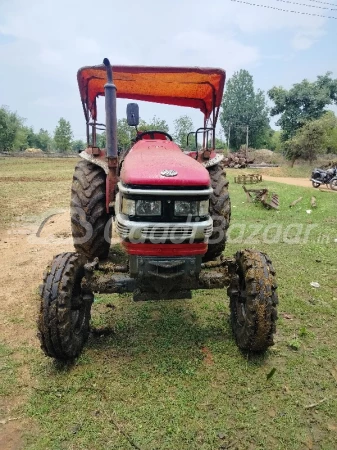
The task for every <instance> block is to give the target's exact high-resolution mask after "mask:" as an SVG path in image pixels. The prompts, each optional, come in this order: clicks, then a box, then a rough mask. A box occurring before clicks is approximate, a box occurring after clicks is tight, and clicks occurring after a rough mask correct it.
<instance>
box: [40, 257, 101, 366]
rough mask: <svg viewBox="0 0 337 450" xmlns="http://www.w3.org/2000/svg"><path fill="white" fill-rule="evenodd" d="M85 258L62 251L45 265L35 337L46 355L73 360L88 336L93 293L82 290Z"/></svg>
mask: <svg viewBox="0 0 337 450" xmlns="http://www.w3.org/2000/svg"><path fill="white" fill-rule="evenodd" d="M84 262H85V261H84V258H83V256H81V255H79V254H77V253H61V254H60V255H57V256H56V257H55V258H54V260H53V261H52V263H51V264H50V265H49V266H48V267H47V270H46V272H45V274H44V279H43V284H42V286H41V290H40V296H41V308H40V315H39V318H38V330H39V332H38V337H39V339H40V342H41V348H42V350H43V351H44V353H45V354H46V355H47V356H51V357H52V358H55V359H59V360H64V361H66V360H72V359H74V358H76V357H77V356H78V355H79V354H80V353H81V351H82V349H83V346H84V344H85V342H86V340H87V338H88V335H89V322H90V310H91V305H92V302H93V300H94V296H93V294H92V292H90V291H89V290H87V289H83V288H82V285H81V282H82V279H83V277H84Z"/></svg>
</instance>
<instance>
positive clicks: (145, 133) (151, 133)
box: [136, 130, 173, 142]
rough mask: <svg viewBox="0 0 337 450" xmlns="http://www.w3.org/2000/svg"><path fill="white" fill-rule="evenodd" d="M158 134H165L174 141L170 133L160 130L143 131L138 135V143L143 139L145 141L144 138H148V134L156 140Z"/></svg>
mask: <svg viewBox="0 0 337 450" xmlns="http://www.w3.org/2000/svg"><path fill="white" fill-rule="evenodd" d="M155 133H156V134H163V135H164V136H165V137H166V138H168V139H169V140H170V141H173V139H172V136H171V135H170V134H168V133H166V131H158V130H151V131H143V132H142V133H139V134H137V136H136V142H137V141H140V140H141V139H143V136H146V135H147V134H149V135H150V138H151V139H154V135H155Z"/></svg>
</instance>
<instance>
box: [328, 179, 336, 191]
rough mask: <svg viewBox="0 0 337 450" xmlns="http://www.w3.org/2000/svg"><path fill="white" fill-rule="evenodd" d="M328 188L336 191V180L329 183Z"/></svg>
mask: <svg viewBox="0 0 337 450" xmlns="http://www.w3.org/2000/svg"><path fill="white" fill-rule="evenodd" d="M330 188H331V189H332V190H333V191H337V178H335V179H333V180H331V181H330Z"/></svg>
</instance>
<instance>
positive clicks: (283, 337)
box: [3, 162, 337, 450]
mask: <svg viewBox="0 0 337 450" xmlns="http://www.w3.org/2000/svg"><path fill="white" fill-rule="evenodd" d="M67 164H68V162H66V163H65V166H66V167H67ZM230 178H231V181H232V178H233V175H232V174H231V175H230ZM67 183H68V181H67ZM53 186H54V184H53V183H51V184H50V185H48V184H46V185H45V187H44V189H45V193H46V195H49V194H48V192H49V190H50V189H52V188H53ZM261 186H268V187H269V188H270V189H272V190H275V191H276V192H278V194H279V196H280V211H279V212H276V211H272V210H270V211H268V210H265V209H264V208H263V207H262V206H261V205H255V204H247V203H246V196H245V193H244V192H243V190H242V187H241V186H238V185H235V184H234V183H231V197H232V205H233V210H232V212H233V214H232V229H233V231H232V232H231V233H230V242H229V244H228V247H227V250H226V254H227V255H232V254H234V253H235V252H236V251H237V250H239V249H240V248H248V247H249V248H256V249H259V250H262V251H265V252H267V253H268V254H269V255H270V256H271V258H272V260H273V263H274V266H275V268H276V271H277V275H278V284H279V299H280V305H279V316H280V318H279V321H278V333H277V336H276V345H275V346H274V347H272V348H271V349H270V350H269V351H268V352H267V353H266V354H265V355H263V356H255V357H253V356H250V357H249V356H248V355H246V354H243V353H241V352H240V351H239V350H238V349H237V347H236V344H235V342H234V340H233V337H232V333H231V329H230V325H229V322H228V314H229V309H228V299H227V295H226V291H225V290H214V291H198V292H194V293H193V298H192V300H186V301H172V302H149V303H133V301H132V299H131V296H130V295H123V296H117V295H110V296H109V295H98V296H96V301H95V303H94V306H93V324H94V325H95V326H96V327H98V328H99V327H107V328H109V329H111V330H112V332H111V334H110V335H108V336H106V335H105V336H99V335H98V336H92V337H91V338H90V339H89V342H88V344H87V346H86V347H85V350H84V352H83V354H82V355H81V357H80V358H79V359H78V360H77V361H76V363H75V364H74V365H60V364H57V363H55V362H53V361H52V360H50V359H48V358H45V357H44V356H43V355H42V353H41V352H40V351H38V350H36V349H35V348H31V350H30V352H29V358H28V357H27V358H26V361H27V363H26V364H27V365H28V366H29V370H30V371H31V375H32V376H31V378H32V380H34V381H33V382H34V389H33V390H32V394H31V396H30V398H29V399H28V401H27V403H26V404H25V405H24V406H23V408H22V410H23V412H22V413H23V414H24V415H27V416H28V417H30V418H31V419H32V420H33V421H34V423H35V424H36V427H35V428H34V434H33V433H30V431H29V430H27V433H26V439H27V441H26V446H25V449H27V450H42V449H47V448H48V449H51V450H53V449H55V450H56V449H57V450H59V449H76V450H77V449H95V450H100V449H102V450H103V449H121V450H124V449H134V448H136V449H137V448H138V449H142V450H144V449H146V450H152V449H153V450H154V449H160V450H162V449H163V450H164V449H179V450H184V449H189V450H190V449H203V450H211V449H220V448H231V449H235V448H237V449H240V450H241V449H254V450H255V449H261V450H262V449H266V450H267V449H271V448H273V449H280V450H284V449H305V448H318V449H324V450H334V449H335V448H336V439H337V431H336V430H337V419H336V417H337V400H336V384H337V380H336V377H337V375H336V374H337V367H336V366H337V363H336V361H337V337H336V330H337V319H336V306H337V282H336V280H337V277H336V275H337V252H336V249H337V243H335V242H334V239H337V215H336V212H335V211H336V209H335V208H336V207H335V205H336V200H337V194H335V193H329V192H317V191H315V192H314V195H315V196H316V198H317V209H316V210H314V211H313V212H312V213H311V214H310V215H309V214H307V213H306V210H307V209H311V207H310V198H311V196H312V194H313V190H311V189H305V188H298V187H294V186H287V185H283V184H278V183H268V184H267V183H262V185H261ZM65 188H66V182H65V183H64V189H65ZM29 189H31V190H32V191H31V192H34V189H35V190H36V189H37V188H36V187H34V186H33V184H32V185H31V186H30V187H29ZM62 189H63V188H62ZM300 196H302V197H303V200H302V202H301V203H299V204H298V205H296V206H295V207H294V208H289V205H290V203H291V202H292V201H293V200H295V199H296V198H298V197H300ZM12 201H14V198H13V200H12ZM54 201H55V202H57V201H59V200H57V199H54ZM50 202H51V206H56V203H55V204H53V201H52V199H51V200H50ZM33 203H34V202H33ZM234 206H235V207H234ZM274 224H275V227H276V228H277V227H280V229H281V233H280V240H279V242H278V243H273V242H271V241H272V234H271V230H272V228H271V227H272V226H274ZM291 224H295V225H298V226H300V225H303V231H302V233H301V235H300V237H302V239H301V240H300V243H297V244H296V243H289V242H288V243H287V241H289V239H290V238H291V237H293V238H294V237H295V238H296V236H294V235H292V234H291V230H290V229H288V233H289V234H288V235H287V234H285V233H286V230H287V227H289V226H290V225H291ZM309 225H317V227H316V228H313V229H312V231H311V233H310V235H309V237H308V239H307V242H305V243H303V233H304V232H305V230H306V227H307V226H309ZM257 226H259V227H260V228H259V229H258V230H257V228H256V227H257ZM268 226H269V227H270V228H269V230H270V231H269V232H268V234H266V228H267V227H268ZM242 230H243V234H242V239H241V242H238V236H239V233H240V231H242ZM253 231H255V232H256V236H255V237H252V232H253ZM266 236H267V241H268V238H269V241H268V242H266ZM312 281H317V282H319V283H320V286H321V287H320V288H319V289H315V288H313V287H311V286H310V282H312ZM32 300H33V299H32ZM107 304H113V306H114V308H111V307H107ZM13 339H14V337H13ZM3 358H5V359H6V358H9V359H10V353H8V354H7V353H6V352H5V353H4V356H3ZM273 369H275V373H274V374H273V376H271V378H270V379H267V376H268V374H271V373H272V371H273ZM13 383H14V384H15V383H20V380H19V379H18V380H15V379H14V381H13ZM5 394H6V393H5ZM321 400H324V401H323V402H322V403H320V404H317V406H316V407H312V408H306V407H307V406H310V405H311V404H314V403H318V402H319V401H321ZM36 429H37V430H38V431H36Z"/></svg>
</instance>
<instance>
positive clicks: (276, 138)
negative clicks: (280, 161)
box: [267, 130, 282, 153]
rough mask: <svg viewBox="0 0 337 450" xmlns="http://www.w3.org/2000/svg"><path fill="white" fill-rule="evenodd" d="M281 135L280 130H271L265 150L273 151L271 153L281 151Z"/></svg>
mask: <svg viewBox="0 0 337 450" xmlns="http://www.w3.org/2000/svg"><path fill="white" fill-rule="evenodd" d="M281 134H282V133H281V131H280V130H272V134H271V137H270V142H269V146H267V148H269V149H270V150H273V152H278V153H280V152H281V151H282V141H281Z"/></svg>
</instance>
